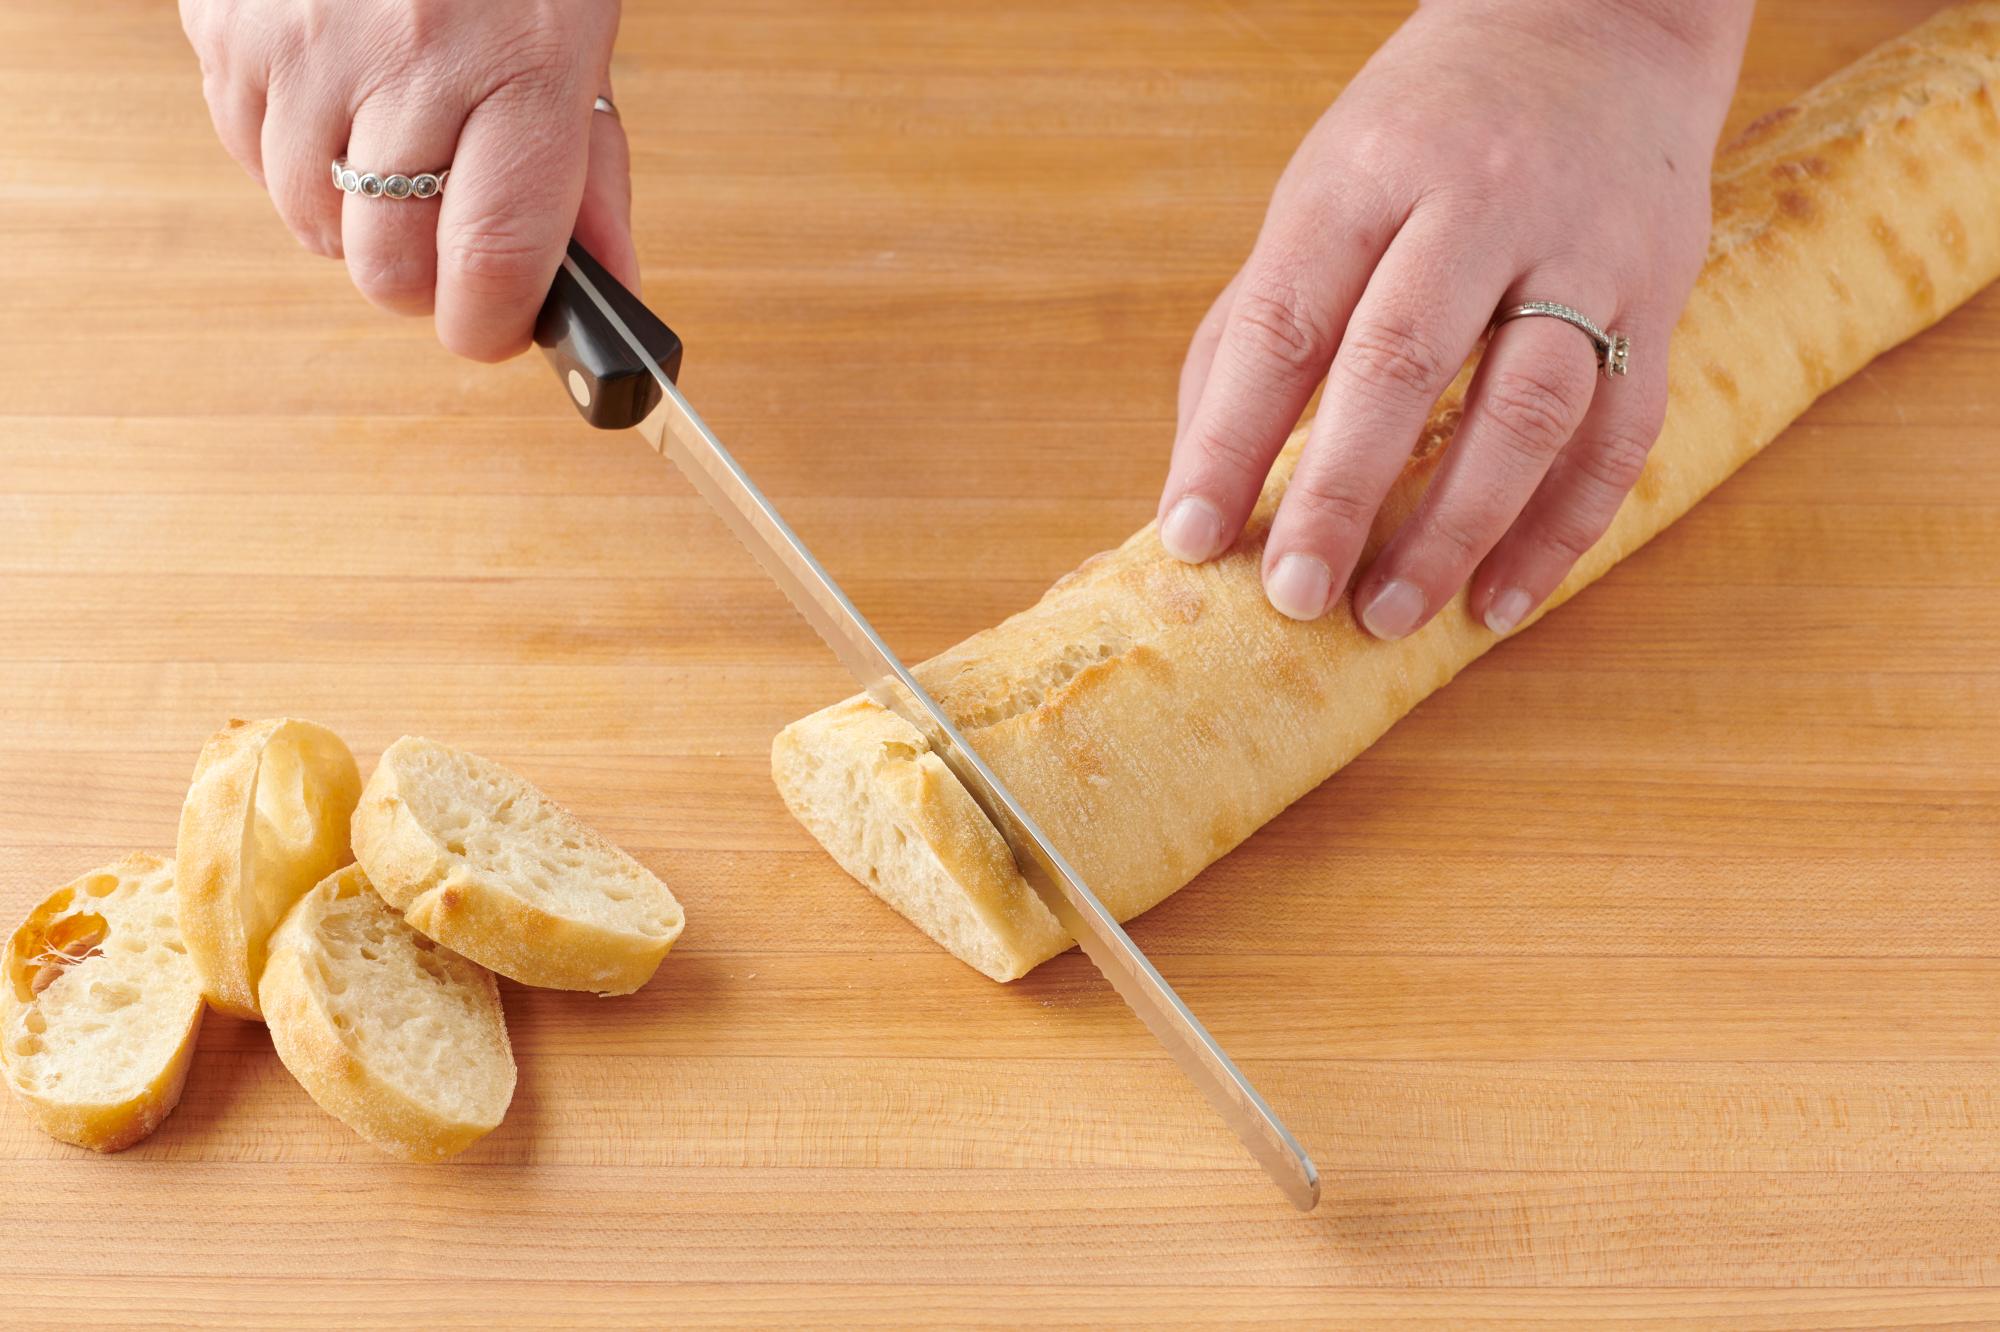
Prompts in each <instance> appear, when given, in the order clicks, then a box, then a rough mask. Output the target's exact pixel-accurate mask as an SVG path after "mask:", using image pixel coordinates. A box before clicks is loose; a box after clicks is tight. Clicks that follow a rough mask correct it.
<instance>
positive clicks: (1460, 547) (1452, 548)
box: [1424, 509, 1499, 581]
mask: <svg viewBox="0 0 2000 1332" xmlns="http://www.w3.org/2000/svg"><path fill="white" fill-rule="evenodd" d="M1498 535H1499V534H1498V533H1497V532H1495V533H1491V534H1481V533H1480V532H1479V531H1477V530H1476V529H1475V528H1474V527H1473V526H1472V525H1470V524H1469V523H1468V522H1467V515H1464V514H1460V513H1457V512H1454V511H1452V510H1450V509H1445V510H1440V511H1439V512H1438V513H1436V514H1433V515H1432V516H1431V520H1430V521H1429V522H1427V523H1425V524H1424V541H1425V543H1426V544H1428V545H1430V546H1431V547H1432V549H1433V550H1437V551H1441V552H1442V553H1443V554H1445V555H1446V556H1448V557H1449V558H1448V559H1447V561H1446V563H1447V564H1448V565H1449V566H1450V567H1451V568H1452V569H1459V570H1462V569H1469V568H1471V567H1472V566H1473V565H1474V564H1475V563H1477V562H1478V560H1479V557H1480V556H1482V555H1484V554H1485V553H1486V552H1487V551H1489V550H1491V549H1492V548H1493V542H1494V540H1495V539H1496V538H1497V537H1498ZM1455 581H1463V577H1462V576H1461V577H1460V578H1458V579H1457V580H1455Z"/></svg>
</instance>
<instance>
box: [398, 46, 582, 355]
mask: <svg viewBox="0 0 2000 1332" xmlns="http://www.w3.org/2000/svg"><path fill="white" fill-rule="evenodd" d="M587 87H588V85H572V86H565V85H564V83H563V82H562V81H555V82H541V81H533V80H523V81H520V82H516V83H510V84H507V85H505V86H503V87H501V88H500V89H498V90H497V91H495V92H494V93H493V94H492V95H491V96H489V97H488V98H487V99H486V100H485V101H483V102H481V103H480V104H479V105H478V106H476V107H474V108H473V109H472V112H471V114H470V115H469V116H467V117H466V121H465V126H464V128H463V129H461V130H460V131H459V135H458V148H457V152H456V153H455V155H454V157H453V160H452V164H451V187H450V188H449V189H447V190H446V191H445V193H444V195H443V207H442V208H441V209H440V210H439V214H438V250H437V254H438V275H437V329H438V338H439V340H440V341H442V342H443V343H444V345H445V346H446V347H448V348H450V349H451V350H452V351H454V352H456V353H458V354H459V355H460V356H468V357H471V358H472V359H473V360H476V361H501V360H505V359H506V358H507V357H509V356H512V355H514V354H515V353H517V352H519V351H521V350H522V349H524V348H525V347H527V345H528V341H529V338H530V335H531V334H532V333H533V331H534V325H535V314H536V312H537V311H538V310H540V309H541V306H542V300H543V298H544V297H545V296H547V295H548V290H549V283H550V281H551V280H552V279H553V278H554V277H555V272H556V269H557V268H558V267H559V266H560V265H561V263H562V256H563V250H564V248H565V247H566V246H567V245H568V244H569V238H570V233H571V231H572V229H573V228H574V227H575V226H576V217H577V209H578V207H579V206H580V205H581V204H582V202H583V180H584V173H585V171H586V170H587V163H588V153H589V142H590V131H591V127H590V121H591V118H592V117H593V116H594V115H596V114H597V113H596V112H594V111H592V110H591V109H590V103H591V99H592V96H593V94H592V93H590V92H589V91H587V90H586V89H587Z"/></svg>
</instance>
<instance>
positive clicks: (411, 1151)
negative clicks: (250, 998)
mask: <svg viewBox="0 0 2000 1332" xmlns="http://www.w3.org/2000/svg"><path fill="white" fill-rule="evenodd" d="M259 992H260V998H261V1000H262V1003H263V1008H264V1021H265V1023H266V1025H268V1026H269V1027H270V1029H271V1043H272V1044H273V1045H275V1046H277V1048H278V1057H279V1058H280V1059H282V1060H284V1061H285V1067H286V1068H288V1069H290V1070H291V1071H292V1076H293V1077H295V1078H297V1079H298V1080H299V1083H300V1085H301V1086H303V1087H304V1088H305V1089H306V1091H307V1093H308V1094H309V1095H311V1097H312V1098H313V1100H315V1101H317V1102H319V1105H320V1108H321V1109H322V1110H325V1111H326V1112H327V1113H328V1114H330V1115H332V1116H333V1117H334V1118H335V1119H338V1120H339V1121H340V1122H341V1123H343V1124H345V1125H347V1126H348V1127H349V1128H351V1129H353V1130H354V1131H355V1132H356V1133H359V1134H360V1135H361V1136H362V1137H364V1138H366V1139H367V1140H368V1141H370V1142H372V1143H374V1144H375V1145H376V1146H377V1147H380V1148H382V1149H383V1150H384V1151H386V1152H390V1153H393V1154H394V1155H396V1156H401V1157H406V1158H408V1159H410V1160H413V1161H438V1160H442V1159H444V1158H445V1157H447V1156H453V1155H456V1154H457V1153H459V1152H462V1151H464V1150H465V1149H466V1148H467V1147H470V1146H471V1145H472V1144H473V1143H475V1142H477V1141H479V1139H481V1138H483V1137H485V1136H486V1135H487V1134H488V1133H490V1132H492V1131H493V1129H495V1128H496V1127H498V1126H499V1123H500V1121H501V1119H502V1118H504V1117H505V1116H506V1114H507V1106H508V1103H509V1102H511V1101H512V1100H513V1099H514V1052H513V1048H512V1046H511V1045H510V1044H509V1043H508V1040H507V1019H506V1016H505V1014H504V1013H502V1011H501V1008H500V987H499V986H498V985H497V984H495V983H494V980H493V977H492V975H491V973H489V972H487V971H486V970H485V969H484V968H483V967H478V966H475V965H474V964H472V963H471V962H468V961H466V960H465V959H464V958H462V957H460V956H459V955H458V954H456V953H454V952H452V951H450V950H449V949H446V948H441V947H439V946H438V945H437V944H434V943H432V942H431V941H430V940H429V939H426V938H425V937H424V936H422V935H421V934H418V933H417V932H416V931H415V930H413V929H411V928H410V927H409V926H408V925H406V924H404V923H403V921H402V919H401V918H400V917H398V916H397V914H396V913H395V911H394V910H393V909H391V908H390V906H389V905H388V904H387V903H386V902H384V901H383V900H382V899H381V898H380V897H378V896H377V895H376V894H375V892H374V891H373V890H372V889H371V888H370V887H369V885H368V878H367V876H366V875H365V874H364V873H363V872H362V869H361V867H360V866H359V865H349V866H347V867H346V868H345V869H341V870H336V871H335V872H334V873H332V874H331V875H329V876H327V878H326V879H325V881H323V882H322V883H320V884H319V885H318V886H317V887H315V888H314V889H313V890H312V891H311V892H309V893H307V894H306V895H305V896H304V897H302V898H300V899H299V903H298V905H297V906H295V907H293V908H292V911H291V914H290V915H288V916H286V917H285V919H284V923H283V924H281V925H279V926H278V929H277V931H276V932H275V933H274V934H272V936H271V954H270V958H269V960H268V961H267V962H266V963H265V964H264V976H263V980H262V982H261V984H260V986H259Z"/></svg>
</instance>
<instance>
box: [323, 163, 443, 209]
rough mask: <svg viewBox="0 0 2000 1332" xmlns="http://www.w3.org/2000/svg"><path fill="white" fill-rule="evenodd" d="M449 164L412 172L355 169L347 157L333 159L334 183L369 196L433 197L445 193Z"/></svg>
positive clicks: (338, 186)
mask: <svg viewBox="0 0 2000 1332" xmlns="http://www.w3.org/2000/svg"><path fill="white" fill-rule="evenodd" d="M450 175H451V169H450V168H449V167H447V168H445V169H444V170H442V171H419V172H416V173H415V174H412V175H405V174H404V173H403V172H400V171H394V172H390V173H388V174H386V175H385V174H383V173H381V172H378V171H356V170H355V169H354V168H353V167H351V166H349V165H348V164H347V159H346V158H344V157H336V158H334V159H333V187H334V188H335V189H337V190H345V191H346V192H347V193H349V194H360V195H364V196H366V197H367V198H370V199H434V198H436V197H437V196H438V195H440V194H443V193H444V183H445V180H446V179H447V178H448V177H450Z"/></svg>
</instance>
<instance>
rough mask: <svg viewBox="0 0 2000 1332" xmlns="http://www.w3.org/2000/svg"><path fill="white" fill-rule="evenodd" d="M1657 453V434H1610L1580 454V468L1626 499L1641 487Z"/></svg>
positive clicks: (1627, 432) (1593, 442)
mask: <svg viewBox="0 0 2000 1332" xmlns="http://www.w3.org/2000/svg"><path fill="white" fill-rule="evenodd" d="M1652 451H1653V432H1647V433H1644V434H1641V433H1638V432H1636V431H1632V430H1610V431H1606V432H1605V433H1604V434H1602V435H1600V436H1598V437H1597V438H1596V439H1594V440H1592V441H1590V444H1589V446H1588V447H1587V448H1582V449H1579V450H1577V455H1576V466H1577V467H1578V468H1579V469H1580V470H1581V471H1582V472H1583V474H1584V475H1585V476H1588V477H1589V478H1590V479H1591V480H1593V481H1595V482H1597V483H1598V484H1599V485H1601V486H1603V487H1605V488H1606V489H1607V490H1611V491H1613V492H1615V493H1617V494H1619V495H1623V494H1624V493H1625V492H1626V491H1628V490H1630V489H1631V488H1632V487H1633V486H1635V485H1637V484H1638V483H1639V475H1640V473H1642V472H1644V471H1645V470H1646V458H1647V456H1648V455H1649V454H1650V453H1652Z"/></svg>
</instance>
